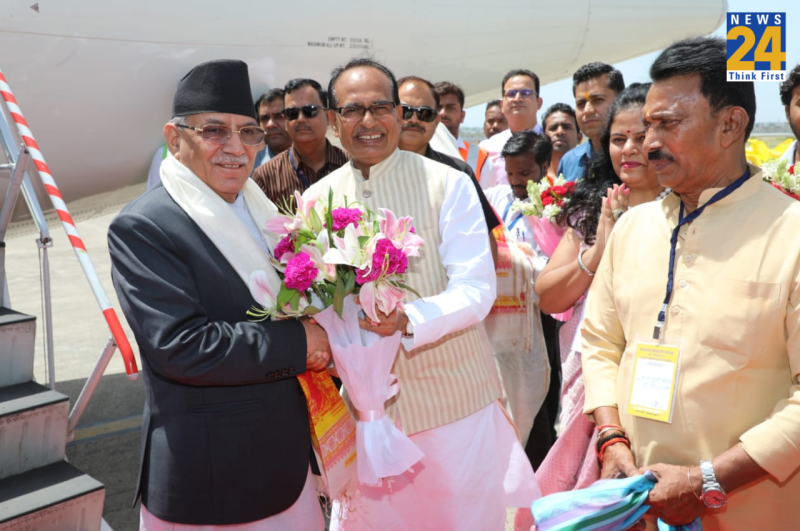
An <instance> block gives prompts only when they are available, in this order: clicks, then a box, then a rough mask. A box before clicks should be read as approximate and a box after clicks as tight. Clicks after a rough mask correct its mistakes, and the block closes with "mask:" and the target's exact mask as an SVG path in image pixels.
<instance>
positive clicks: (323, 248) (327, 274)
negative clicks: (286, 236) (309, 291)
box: [287, 232, 336, 282]
mask: <svg viewBox="0 0 800 531" xmlns="http://www.w3.org/2000/svg"><path fill="white" fill-rule="evenodd" d="M329 247H330V246H329V245H328V236H327V234H326V233H324V232H323V233H322V234H320V235H319V236H318V237H317V239H316V240H314V241H312V242H309V243H304V244H303V245H302V246H300V252H303V253H306V254H308V256H309V258H311V260H312V261H313V262H314V263H315V264H316V266H317V269H319V273H318V274H317V278H315V279H314V280H315V282H322V281H328V282H336V264H329V263H327V262H326V261H325V259H324V256H325V254H326V253H327V252H328V249H329ZM287 254H288V253H287Z"/></svg>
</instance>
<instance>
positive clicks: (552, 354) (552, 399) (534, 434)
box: [525, 314, 561, 470]
mask: <svg viewBox="0 0 800 531" xmlns="http://www.w3.org/2000/svg"><path fill="white" fill-rule="evenodd" d="M560 328H561V322H560V321H557V320H556V319H553V318H552V317H550V316H549V315H545V314H542V331H543V332H544V343H545V346H546V347H547V358H548V359H549V360H550V387H549V389H548V390H547V396H546V397H545V399H544V403H543V404H542V407H541V408H540V409H539V413H537V414H536V418H535V419H534V420H533V427H532V428H531V434H530V436H529V437H528V443H527V444H526V445H525V453H526V454H527V455H528V459H529V460H530V462H531V466H533V469H534V470H536V469H537V468H539V465H541V464H542V461H544V458H545V456H546V455H547V452H549V451H550V448H551V447H552V446H553V444H555V442H556V421H557V420H558V407H559V402H560V400H561V348H560V346H559V341H558V330H559V329H560Z"/></svg>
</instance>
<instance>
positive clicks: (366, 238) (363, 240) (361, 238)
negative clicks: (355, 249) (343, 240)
mask: <svg viewBox="0 0 800 531" xmlns="http://www.w3.org/2000/svg"><path fill="white" fill-rule="evenodd" d="M368 241H369V236H359V237H358V246H359V247H361V248H362V249H363V248H364V246H365V245H366V244H367V242H368Z"/></svg>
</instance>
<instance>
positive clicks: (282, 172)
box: [253, 78, 348, 206]
mask: <svg viewBox="0 0 800 531" xmlns="http://www.w3.org/2000/svg"><path fill="white" fill-rule="evenodd" d="M325 99H326V95H325V91H324V90H323V89H322V87H321V86H320V84H319V83H317V82H316V81H314V80H313V79H303V78H300V79H293V80H291V81H289V82H288V83H286V86H285V87H284V100H283V102H284V108H283V116H284V118H285V120H286V131H287V133H288V134H289V138H290V139H291V140H292V147H290V148H289V149H287V150H286V151H284V152H283V153H281V154H280V155H278V156H277V157H275V158H274V159H272V160H270V161H269V162H267V163H266V164H264V165H263V166H261V167H260V168H258V169H257V170H256V172H255V175H254V176H253V180H255V182H256V183H257V184H258V185H259V186H260V187H261V189H262V190H264V193H265V194H267V197H269V198H270V200H271V201H272V202H273V203H275V204H276V205H279V206H283V205H284V204H287V203H288V202H290V201H292V198H293V197H294V193H295V191H299V192H301V193H302V192H303V191H305V190H306V189H307V188H308V187H309V186H311V185H312V184H314V183H315V182H317V181H318V180H320V179H322V178H323V177H325V176H326V175H328V174H329V173H330V172H332V171H333V170H335V169H338V168H339V167H341V166H342V164H344V163H345V162H347V160H348V159H347V154H346V153H345V152H344V151H342V150H341V149H339V148H337V147H336V146H334V145H332V144H331V143H330V142H329V141H328V139H327V138H325V134H326V133H327V132H328V123H329V122H328V115H327V113H326V112H325V110H326V109H325V103H324V102H325Z"/></svg>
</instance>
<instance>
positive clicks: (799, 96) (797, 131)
mask: <svg viewBox="0 0 800 531" xmlns="http://www.w3.org/2000/svg"><path fill="white" fill-rule="evenodd" d="M781 103H783V108H784V110H785V111H786V121H787V122H789V127H790V128H791V129H792V133H793V134H794V142H792V143H791V144H790V145H789V148H788V149H787V150H786V151H784V152H783V156H781V158H782V159H784V160H786V162H788V163H789V166H793V165H795V164H797V163H798V162H800V64H798V65H797V66H795V67H794V68H793V69H792V71H791V72H789V74H788V75H787V76H786V81H784V82H783V83H781ZM798 168H800V167H798ZM798 171H800V170H798Z"/></svg>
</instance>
